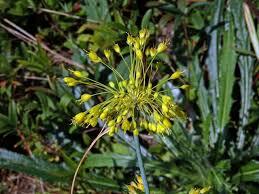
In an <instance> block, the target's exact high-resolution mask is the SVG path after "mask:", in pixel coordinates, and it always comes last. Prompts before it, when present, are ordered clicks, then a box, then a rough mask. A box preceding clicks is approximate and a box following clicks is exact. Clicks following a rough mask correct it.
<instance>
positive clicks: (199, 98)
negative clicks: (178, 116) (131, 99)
mask: <svg viewBox="0 0 259 194" xmlns="http://www.w3.org/2000/svg"><path fill="white" fill-rule="evenodd" d="M247 3H248V5H249V7H250V10H251V13H252V17H253V18H254V21H253V22H254V25H255V27H256V30H257V32H255V37H256V33H257V35H259V30H258V27H257V23H258V19H259V14H258V13H259V9H258V7H259V2H258V1H256V0H254V1H247ZM0 8H1V9H0V16H1V17H0V18H1V21H0V26H1V28H0V45H1V46H0V53H1V54H0V147H1V148H0V168H3V169H9V170H11V172H12V171H15V172H22V173H25V174H28V175H32V176H35V177H38V178H39V180H40V181H44V185H43V188H41V189H42V190H41V191H43V190H44V191H45V192H46V193H54V192H57V193H66V192H68V190H69V187H70V183H71V179H72V176H73V172H74V170H75V168H76V165H77V163H78V161H79V160H80V157H81V156H82V154H83V152H84V150H85V149H86V148H87V147H88V146H89V144H90V142H91V140H92V139H93V138H94V137H95V136H96V135H97V133H98V130H99V128H98V127H96V128H88V129H85V128H80V127H75V126H73V125H71V118H72V117H73V116H74V115H75V113H77V112H79V109H82V110H83V109H85V108H87V107H88V106H90V105H91V104H93V103H94V102H93V101H90V102H89V103H86V104H85V105H84V107H80V106H78V104H77V103H76V101H75V99H76V98H78V97H79V96H80V93H81V92H82V88H80V87H75V88H74V89H73V90H70V89H69V88H68V87H66V86H65V85H64V83H63V81H62V78H63V77H64V76H66V75H68V71H67V69H68V68H71V69H84V70H86V71H87V72H88V73H89V76H91V77H93V78H95V79H97V80H98V81H101V82H104V83H106V82H108V81H109V80H110V79H112V77H111V76H110V73H111V72H110V71H108V70H107V69H105V68H103V66H102V65H94V64H91V63H90V61H89V60H88V58H87V55H86V53H85V52H84V51H83V49H86V50H89V49H92V50H94V51H103V50H104V49H105V48H107V47H111V46H112V45H113V44H114V42H121V43H122V42H123V40H125V38H126V36H127V34H126V33H127V32H130V33H131V34H136V33H137V32H138V30H139V29H141V28H143V27H145V28H148V29H149V30H150V31H151V34H152V36H151V42H153V43H157V42H161V41H162V40H164V39H166V38H167V39H169V40H170V42H171V45H170V49H169V50H168V52H167V53H166V54H163V55H160V59H161V60H162V61H163V62H162V63H161V64H159V77H157V78H156V79H157V80H159V79H162V78H163V77H164V75H165V74H171V73H172V72H173V70H174V69H181V70H184V71H185V77H186V79H187V80H188V81H189V83H190V85H191V88H190V89H189V90H188V91H186V92H184V91H182V90H179V89H177V90H173V89H172V88H174V85H173V83H166V84H165V85H164V87H165V88H169V89H171V93H170V94H169V95H172V96H174V98H175V100H176V101H177V102H178V103H180V104H181V106H182V107H184V110H185V111H186V112H187V114H188V117H189V119H188V122H187V123H179V122H175V123H174V126H173V128H172V134H171V135H169V136H164V137H161V136H150V135H148V134H141V144H142V148H143V149H142V151H143V155H144V162H145V167H146V171H147V176H148V182H149V184H150V187H151V192H152V193H187V192H188V191H189V190H190V188H192V187H194V186H197V187H203V186H212V187H213V189H212V190H211V193H251V194H256V193H258V192H259V189H258V188H259V184H258V181H259V170H258V169H259V122H258V121H259V104H258V103H259V89H258V85H259V82H258V78H259V74H258V70H259V68H258V60H257V59H256V55H255V54H254V53H255V51H256V50H254V49H253V47H252V46H251V41H250V38H249V34H248V30H247V26H246V23H245V19H244V13H243V1H242V0H228V1H223V0H214V1H212V0H172V1H171V0H168V1H167V0H164V1H162V0H161V1H133V0H81V1H76V0H69V1H63V0H62V1H58V0H16V1H13V0H6V1H3V0H0ZM115 60H116V59H115ZM121 63H123V62H121V61H118V66H117V69H118V71H120V72H125V71H126V70H124V69H122V68H121V66H120V64H121ZM173 91H174V92H173ZM175 91H176V92H175ZM88 92H89V93H90V92H91V91H88ZM99 100H102V99H99ZM131 142H132V137H131V134H124V133H119V134H117V135H115V136H114V137H109V136H105V137H104V138H102V139H101V140H100V141H99V142H98V143H97V145H96V146H95V148H94V149H93V150H92V153H91V154H90V155H89V157H88V159H87V161H86V162H85V163H84V165H83V166H82V170H81V172H80V175H79V178H78V181H77V182H78V185H77V192H78V193H90V192H93V193H96V192H99V193H104V192H107V193H108V191H109V192H114V193H123V192H124V193H125V192H126V191H125V185H126V184H129V183H130V182H131V181H132V180H134V179H135V175H136V174H138V172H137V170H138V169H137V163H136V156H135V154H134V151H133V150H132V146H133V144H132V143H131ZM1 172H2V175H1V176H0V180H1V184H0V192H2V193H8V192H10V190H9V189H10V188H8V185H7V184H6V182H5V181H4V172H6V171H1Z"/></svg>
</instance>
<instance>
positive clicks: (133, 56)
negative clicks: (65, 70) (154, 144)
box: [64, 29, 188, 135]
mask: <svg viewBox="0 0 259 194" xmlns="http://www.w3.org/2000/svg"><path fill="white" fill-rule="evenodd" d="M149 36H150V33H149V31H148V30H147V29H142V30H141V31H140V32H139V35H138V36H136V37H133V36H131V35H128V36H127V41H126V42H127V45H128V47H129V56H130V61H129V62H127V61H126V60H125V58H124V57H123V54H122V51H121V48H120V46H119V45H118V44H115V45H114V47H113V50H114V51H115V53H117V54H118V55H119V56H121V57H122V59H123V60H124V63H125V65H126V66H127V67H126V68H128V70H129V75H128V76H127V77H123V76H122V75H121V74H120V73H119V72H118V71H117V70H116V69H115V68H114V65H112V57H111V56H112V55H113V52H112V51H111V50H108V49H107V50H104V52H103V54H104V56H105V58H106V59H104V58H101V57H100V56H98V55H97V53H96V52H94V51H89V52H88V57H89V59H90V60H91V61H92V62H93V63H102V64H103V65H105V66H106V67H107V68H109V69H110V70H111V71H112V72H113V74H114V76H115V79H116V81H114V82H109V84H107V85H105V84H102V83H100V82H97V81H95V80H93V79H91V78H89V77H88V76H87V75H86V74H85V73H84V72H80V71H71V73H72V75H73V77H65V78H64V81H65V83H66V84H67V85H68V86H75V85H77V84H83V85H86V86H88V87H96V88H97V89H99V90H101V91H100V92H99V93H96V94H92V95H91V94H83V95H82V96H81V98H80V99H79V102H80V103H84V102H87V101H88V100H89V99H90V98H92V97H93V96H95V95H103V96H105V98H106V100H105V101H103V102H101V103H99V104H97V105H95V106H93V107H92V108H90V109H89V110H87V111H85V112H81V113H78V114H77V115H76V116H74V118H73V123H74V124H78V125H91V126H93V127H94V126H96V125H97V122H98V119H100V120H102V121H103V122H105V123H106V125H107V126H108V128H109V134H110V135H113V134H114V133H115V132H117V130H118V129H119V128H120V129H123V130H124V131H125V132H126V131H132V132H133V133H134V134H135V135H137V134H138V133H139V131H140V130H147V131H148V132H151V133H159V134H164V133H168V132H170V129H171V127H172V120H173V119H185V118H186V115H185V113H184V112H183V111H182V110H181V108H180V107H179V106H178V105H177V104H176V103H175V102H174V100H173V98H172V97H170V96H168V95H166V94H165V91H160V90H159V87H158V85H153V84H152V78H153V77H154V69H155V68H156V67H155V66H154V60H155V59H156V57H157V55H158V54H159V53H162V52H164V51H165V50H166V49H167V46H168V42H161V43H160V44H159V45H158V46H157V47H154V48H149V47H146V45H147V44H148V40H149ZM156 70H157V69H156ZM182 74H183V72H182V71H179V70H177V71H176V72H174V73H173V74H172V75H171V76H168V78H167V79H166V80H164V81H165V82H167V81H169V80H175V79H179V78H180V77H181V76H182ZM165 82H164V83H165ZM187 87H188V86H187V85H186V84H184V85H182V86H181V87H180V88H182V89H186V88H187Z"/></svg>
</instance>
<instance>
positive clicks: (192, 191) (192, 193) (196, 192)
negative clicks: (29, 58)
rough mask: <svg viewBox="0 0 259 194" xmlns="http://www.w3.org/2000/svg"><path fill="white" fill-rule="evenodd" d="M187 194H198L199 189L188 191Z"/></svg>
mask: <svg viewBox="0 0 259 194" xmlns="http://www.w3.org/2000/svg"><path fill="white" fill-rule="evenodd" d="M189 194H200V189H195V188H192V189H191V190H190V191H189Z"/></svg>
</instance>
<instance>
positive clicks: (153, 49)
mask: <svg viewBox="0 0 259 194" xmlns="http://www.w3.org/2000/svg"><path fill="white" fill-rule="evenodd" d="M149 52H150V56H151V57H155V56H156V54H157V50H156V48H150V49H149Z"/></svg>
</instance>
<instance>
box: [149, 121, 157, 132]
mask: <svg viewBox="0 0 259 194" xmlns="http://www.w3.org/2000/svg"><path fill="white" fill-rule="evenodd" d="M150 130H151V131H153V132H155V131H156V124H155V123H151V125H150Z"/></svg>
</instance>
